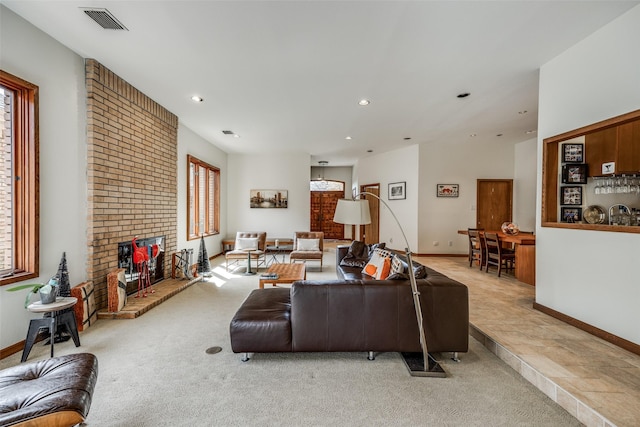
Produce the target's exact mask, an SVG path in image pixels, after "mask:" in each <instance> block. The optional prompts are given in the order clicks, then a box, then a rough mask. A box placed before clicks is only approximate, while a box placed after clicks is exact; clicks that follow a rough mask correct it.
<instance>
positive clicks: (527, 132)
mask: <svg viewBox="0 0 640 427" xmlns="http://www.w3.org/2000/svg"><path fill="white" fill-rule="evenodd" d="M536 132H537V131H536V130H535V129H533V130H528V131H526V132H525V133H526V134H527V135H530V134H532V133H536Z"/></svg>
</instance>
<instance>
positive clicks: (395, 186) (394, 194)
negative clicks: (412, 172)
mask: <svg viewBox="0 0 640 427" xmlns="http://www.w3.org/2000/svg"><path fill="white" fill-rule="evenodd" d="M388 198H389V200H402V199H406V198H407V183H406V181H404V182H392V183H391V184H389V195H388Z"/></svg>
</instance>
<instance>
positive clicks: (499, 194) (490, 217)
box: [476, 179, 513, 230]
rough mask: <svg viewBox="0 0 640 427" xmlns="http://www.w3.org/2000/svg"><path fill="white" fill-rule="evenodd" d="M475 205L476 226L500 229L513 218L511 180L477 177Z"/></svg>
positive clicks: (486, 228)
mask: <svg viewBox="0 0 640 427" xmlns="http://www.w3.org/2000/svg"><path fill="white" fill-rule="evenodd" d="M476 206H477V211H476V228H483V229H485V230H500V226H501V225H502V223H503V222H505V221H512V220H513V213H512V212H513V180H512V179H479V180H478V191H477V204H476Z"/></svg>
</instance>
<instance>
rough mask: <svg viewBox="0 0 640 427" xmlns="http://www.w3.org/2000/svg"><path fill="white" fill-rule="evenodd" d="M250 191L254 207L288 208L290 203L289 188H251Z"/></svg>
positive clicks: (251, 203) (251, 202)
mask: <svg viewBox="0 0 640 427" xmlns="http://www.w3.org/2000/svg"><path fill="white" fill-rule="evenodd" d="M249 193H250V194H249V206H250V207H252V208H286V207H287V205H288V203H289V198H288V197H289V192H288V191H287V190H250V191H249Z"/></svg>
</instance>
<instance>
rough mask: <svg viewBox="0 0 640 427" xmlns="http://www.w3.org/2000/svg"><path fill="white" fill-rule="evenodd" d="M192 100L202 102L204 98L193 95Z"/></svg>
mask: <svg viewBox="0 0 640 427" xmlns="http://www.w3.org/2000/svg"><path fill="white" fill-rule="evenodd" d="M191 100H192V101H193V102H202V101H204V99H202V98H200V97H199V96H198V95H193V96H192V97H191Z"/></svg>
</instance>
